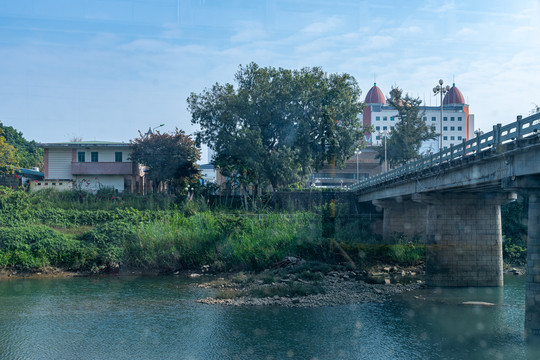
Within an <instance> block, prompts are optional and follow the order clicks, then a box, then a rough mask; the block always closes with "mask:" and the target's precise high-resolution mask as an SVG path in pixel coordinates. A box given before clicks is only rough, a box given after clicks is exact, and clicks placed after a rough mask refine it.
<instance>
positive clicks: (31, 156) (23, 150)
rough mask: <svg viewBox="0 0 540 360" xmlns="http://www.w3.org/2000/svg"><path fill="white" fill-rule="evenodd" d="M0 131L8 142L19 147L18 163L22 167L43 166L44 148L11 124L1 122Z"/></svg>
mask: <svg viewBox="0 0 540 360" xmlns="http://www.w3.org/2000/svg"><path fill="white" fill-rule="evenodd" d="M0 131H2V135H3V136H4V138H5V142H6V143H7V144H10V145H12V146H13V147H14V148H15V149H17V155H16V156H17V163H18V166H20V167H22V168H27V169H29V168H32V167H35V166H37V167H41V165H42V163H43V149H41V148H39V147H38V146H37V145H36V142H35V141H33V140H32V141H28V140H26V139H25V138H24V137H23V134H22V133H21V132H19V131H17V130H16V129H15V128H13V127H11V126H6V125H4V124H2V123H1V122H0Z"/></svg>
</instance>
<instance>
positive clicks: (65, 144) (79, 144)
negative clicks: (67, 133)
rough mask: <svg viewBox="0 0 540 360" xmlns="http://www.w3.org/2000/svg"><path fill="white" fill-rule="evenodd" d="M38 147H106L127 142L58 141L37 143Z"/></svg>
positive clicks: (127, 144) (125, 145) (125, 144)
mask: <svg viewBox="0 0 540 360" xmlns="http://www.w3.org/2000/svg"><path fill="white" fill-rule="evenodd" d="M37 145H38V146H39V147H44V148H48V147H83V146H106V147H115V146H121V147H127V146H129V143H125V142H114V141H74V142H60V143H38V144H37Z"/></svg>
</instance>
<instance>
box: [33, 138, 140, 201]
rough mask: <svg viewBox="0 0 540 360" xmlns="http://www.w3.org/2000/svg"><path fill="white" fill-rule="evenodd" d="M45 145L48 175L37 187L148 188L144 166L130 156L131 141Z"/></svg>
mask: <svg viewBox="0 0 540 360" xmlns="http://www.w3.org/2000/svg"><path fill="white" fill-rule="evenodd" d="M39 145H40V146H41V147H43V148H44V159H43V160H44V161H43V162H44V166H43V173H44V174H45V179H44V180H43V181H40V182H36V183H35V184H32V188H33V190H38V189H45V188H53V189H58V190H63V189H70V188H78V189H82V190H88V191H96V190H99V189H101V188H112V189H115V190H118V191H124V190H128V191H144V189H143V186H144V182H143V181H142V180H143V179H142V176H144V174H143V172H142V169H141V167H140V166H138V165H137V164H134V163H133V162H131V160H129V154H130V150H129V144H127V143H117V142H104V141H81V142H68V143H46V144H39Z"/></svg>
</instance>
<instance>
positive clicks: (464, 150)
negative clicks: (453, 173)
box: [461, 138, 467, 157]
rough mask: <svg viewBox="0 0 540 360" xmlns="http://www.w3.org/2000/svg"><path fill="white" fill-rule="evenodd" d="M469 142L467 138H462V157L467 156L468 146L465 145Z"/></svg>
mask: <svg viewBox="0 0 540 360" xmlns="http://www.w3.org/2000/svg"><path fill="white" fill-rule="evenodd" d="M466 142H467V140H465V138H463V139H462V144H463V145H461V146H463V154H462V155H461V156H462V157H465V156H467V146H465V143H466Z"/></svg>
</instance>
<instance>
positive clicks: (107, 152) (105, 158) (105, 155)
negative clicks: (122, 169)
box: [70, 147, 130, 162]
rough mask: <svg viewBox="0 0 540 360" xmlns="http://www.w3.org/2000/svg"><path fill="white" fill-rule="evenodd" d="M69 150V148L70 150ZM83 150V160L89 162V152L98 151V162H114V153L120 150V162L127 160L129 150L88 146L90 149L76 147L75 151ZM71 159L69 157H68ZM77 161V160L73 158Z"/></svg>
mask: <svg viewBox="0 0 540 360" xmlns="http://www.w3.org/2000/svg"><path fill="white" fill-rule="evenodd" d="M70 151H71V150H70ZM80 152H84V153H85V162H91V161H92V155H91V153H93V152H97V153H98V162H115V155H114V154H115V153H116V152H122V162H129V160H128V157H129V153H130V152H129V151H127V150H125V149H114V148H113V149H110V148H102V147H100V148H94V149H92V148H90V149H76V153H77V154H78V153H80ZM77 156H78V155H77ZM76 159H77V158H76ZM70 161H71V158H70ZM75 161H77V160H75Z"/></svg>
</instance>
